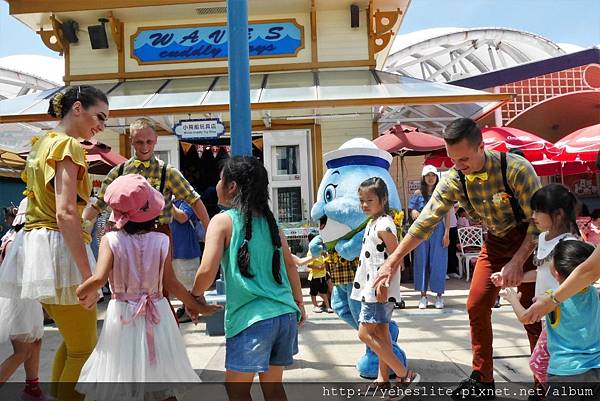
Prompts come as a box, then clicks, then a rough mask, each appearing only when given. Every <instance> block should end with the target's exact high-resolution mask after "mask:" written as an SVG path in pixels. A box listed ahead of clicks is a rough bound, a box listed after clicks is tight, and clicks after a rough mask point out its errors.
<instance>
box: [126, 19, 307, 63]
mask: <svg viewBox="0 0 600 401" xmlns="http://www.w3.org/2000/svg"><path fill="white" fill-rule="evenodd" d="M228 40H229V38H228V30H227V25H226V24H194V25H177V26H160V27H143V28H138V30H137V31H136V33H134V34H133V35H131V47H130V49H131V58H133V59H135V60H137V62H138V64H161V63H191V62H198V61H218V60H227V46H228ZM248 46H249V50H250V58H268V57H295V56H296V55H297V54H298V52H299V51H300V50H302V49H303V48H304V27H303V26H302V25H298V23H297V22H296V20H295V19H294V18H290V19H283V20H269V21H260V22H250V23H249V24H248Z"/></svg>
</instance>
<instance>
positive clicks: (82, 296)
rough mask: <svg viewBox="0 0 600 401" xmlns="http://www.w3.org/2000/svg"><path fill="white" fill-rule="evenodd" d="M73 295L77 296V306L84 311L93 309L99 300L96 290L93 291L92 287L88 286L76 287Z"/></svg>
mask: <svg viewBox="0 0 600 401" xmlns="http://www.w3.org/2000/svg"><path fill="white" fill-rule="evenodd" d="M75 293H76V294H77V299H78V300H79V304H80V305H81V306H83V307H84V308H85V309H94V307H96V303H97V302H98V299H100V296H99V295H98V292H97V290H94V289H93V287H90V286H87V288H86V287H84V286H83V284H82V285H80V286H79V287H77V290H76V291H75Z"/></svg>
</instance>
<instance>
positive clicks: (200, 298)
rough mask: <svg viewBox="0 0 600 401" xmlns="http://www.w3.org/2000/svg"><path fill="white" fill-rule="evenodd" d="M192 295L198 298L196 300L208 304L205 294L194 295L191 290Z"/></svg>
mask: <svg viewBox="0 0 600 401" xmlns="http://www.w3.org/2000/svg"><path fill="white" fill-rule="evenodd" d="M190 295H191V296H192V298H194V299H195V300H196V302H198V303H200V304H202V305H206V299H205V298H204V295H194V294H192V291H190Z"/></svg>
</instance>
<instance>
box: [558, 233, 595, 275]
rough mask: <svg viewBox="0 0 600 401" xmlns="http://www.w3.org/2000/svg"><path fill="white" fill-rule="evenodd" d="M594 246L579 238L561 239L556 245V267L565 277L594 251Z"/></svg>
mask: <svg viewBox="0 0 600 401" xmlns="http://www.w3.org/2000/svg"><path fill="white" fill-rule="evenodd" d="M594 249H595V248H594V246H593V245H590V244H588V243H587V242H583V241H577V240H564V241H559V242H558V244H556V246H555V247H554V256H553V259H554V269H555V270H556V272H557V273H558V274H560V276H561V277H562V278H564V279H566V278H567V277H569V275H570V274H571V272H573V270H575V268H576V267H577V266H579V265H580V264H582V263H583V262H585V260H586V259H587V258H589V257H590V255H591V254H592V252H594Z"/></svg>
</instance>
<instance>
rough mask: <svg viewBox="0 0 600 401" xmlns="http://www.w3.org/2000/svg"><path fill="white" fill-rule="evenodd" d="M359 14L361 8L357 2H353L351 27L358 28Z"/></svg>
mask: <svg viewBox="0 0 600 401" xmlns="http://www.w3.org/2000/svg"><path fill="white" fill-rule="evenodd" d="M359 14H360V10H359V8H358V6H357V5H356V4H351V5H350V27H351V28H358V26H359V22H358V20H359Z"/></svg>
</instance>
